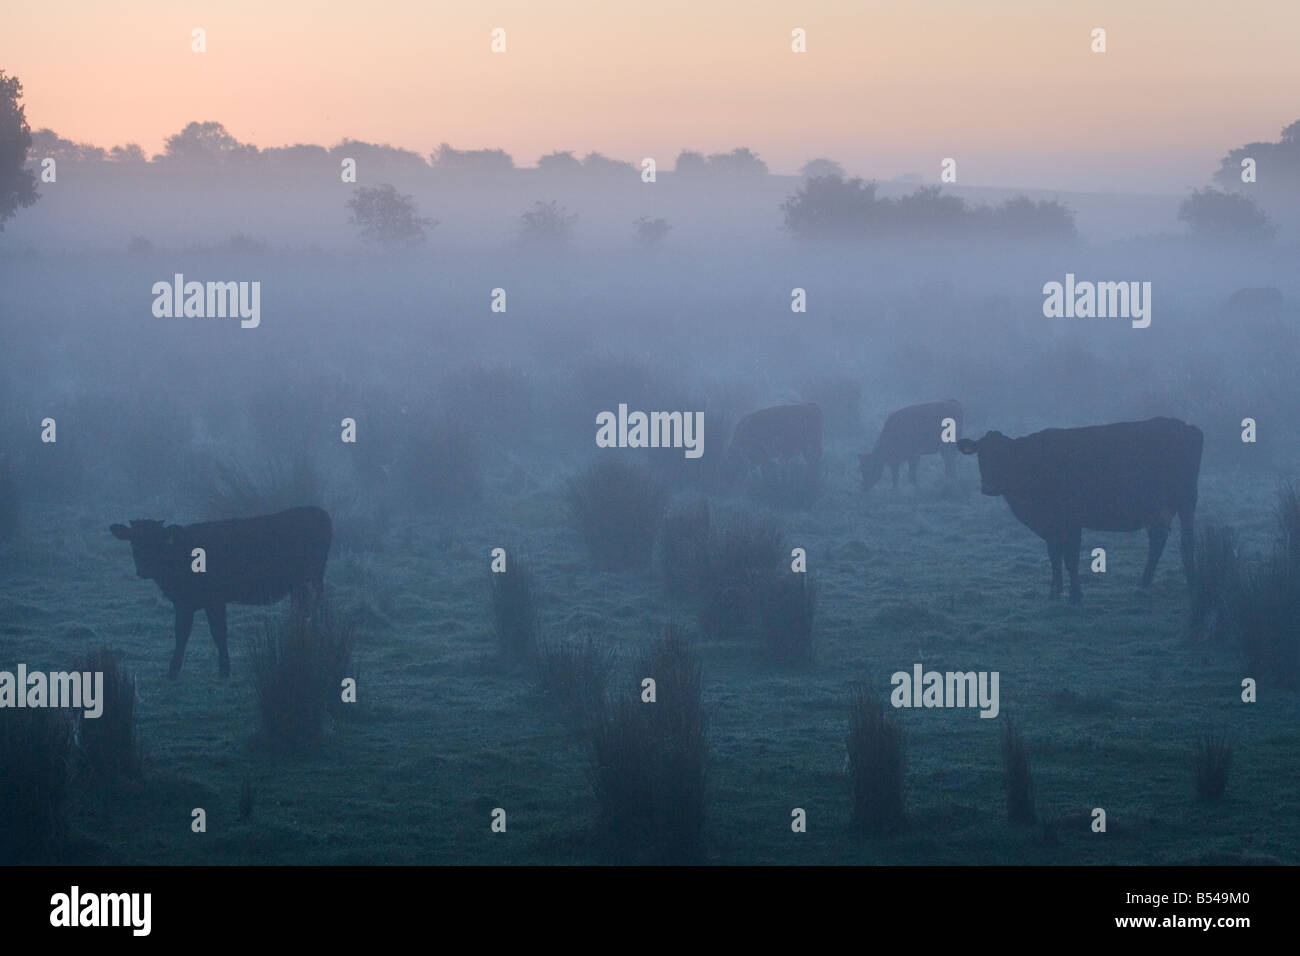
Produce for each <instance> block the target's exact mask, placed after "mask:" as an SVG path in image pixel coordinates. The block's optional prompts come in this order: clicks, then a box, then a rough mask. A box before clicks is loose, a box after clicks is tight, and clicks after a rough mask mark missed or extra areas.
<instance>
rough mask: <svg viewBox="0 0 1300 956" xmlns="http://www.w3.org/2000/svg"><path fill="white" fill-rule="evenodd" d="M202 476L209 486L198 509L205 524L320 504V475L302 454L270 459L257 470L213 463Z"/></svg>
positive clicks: (214, 460) (229, 462)
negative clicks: (200, 510) (205, 478)
mask: <svg viewBox="0 0 1300 956" xmlns="http://www.w3.org/2000/svg"><path fill="white" fill-rule="evenodd" d="M205 473H206V474H207V475H208V479H207V482H208V483H207V490H206V494H205V495H204V499H203V502H202V504H201V508H202V510H203V514H204V519H205V520H207V521H224V520H226V519H229V518H249V517H253V516H255V515H267V514H275V513H276V512H277V511H284V510H285V509H287V508H298V507H302V506H305V505H321V504H323V499H324V494H323V489H322V485H321V479H320V475H319V474H318V473H317V471H316V466H315V464H313V462H312V460H311V458H310V456H308V455H307V454H306V453H305V452H299V453H297V454H294V455H290V456H279V457H275V458H270V459H268V460H267V461H266V462H264V463H263V464H262V465H261V466H256V467H255V466H250V465H244V464H240V463H238V462H233V461H222V460H221V459H213V460H212V461H211V462H210V463H209V464H208V465H207V467H206V468H205Z"/></svg>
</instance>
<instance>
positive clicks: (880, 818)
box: [848, 686, 906, 833]
mask: <svg viewBox="0 0 1300 956" xmlns="http://www.w3.org/2000/svg"><path fill="white" fill-rule="evenodd" d="M903 769H904V746H903V728H902V726H901V725H899V723H898V722H897V721H895V720H894V718H893V716H892V715H891V714H890V713H889V712H888V711H887V710H886V709H885V705H884V703H883V702H882V701H880V700H878V699H876V698H875V697H871V696H869V695H868V694H867V693H866V691H865V690H864V689H863V688H862V687H861V686H858V687H855V688H854V689H853V692H852V696H851V697H850V700H849V736H848V775H849V797H850V801H851V806H852V810H851V821H852V825H853V827H854V828H855V829H857V830H859V831H861V832H865V833H884V832H888V831H891V830H896V829H898V828H900V827H902V825H903V823H904V821H905V819H906V811H905V804H904V801H903Z"/></svg>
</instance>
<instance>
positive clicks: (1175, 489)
mask: <svg viewBox="0 0 1300 956" xmlns="http://www.w3.org/2000/svg"><path fill="white" fill-rule="evenodd" d="M1204 438H1205V436H1204V435H1203V434H1202V433H1201V430H1200V429H1199V428H1197V427H1196V426H1195V425H1188V424H1187V423H1185V422H1181V421H1179V420H1178V419H1176V418H1151V419H1148V420H1147V421H1143V422H1119V423H1117V424H1113V425H1093V426H1090V427H1087V428H1048V429H1046V430H1045V431H1041V432H1035V433H1034V434H1032V435H1026V436H1025V437H1023V438H1008V437H1007V436H1006V435H1003V434H1002V433H1001V432H989V433H988V434H987V435H985V436H984V437H983V438H981V439H980V440H979V441H971V440H970V439H968V438H964V439H962V440H961V441H960V442H958V446H957V447H958V449H959V450H960V451H961V452H962V454H964V455H978V456H979V463H980V483H981V490H982V491H983V492H984V494H986V495H992V496H995V497H996V496H999V495H1000V496H1002V497H1004V498H1006V499H1007V504H1008V505H1010V506H1011V512H1012V514H1014V515H1015V516H1016V517H1017V518H1019V519H1020V520H1021V522H1023V523H1024V524H1025V526H1026V527H1028V528H1029V529H1030V530H1031V531H1033V532H1034V533H1035V534H1037V535H1038V536H1039V537H1041V538H1042V539H1043V540H1044V541H1046V542H1047V557H1048V560H1050V561H1051V563H1052V592H1051V593H1052V597H1057V596H1058V595H1059V594H1060V593H1061V583H1062V582H1061V563H1062V561H1063V560H1064V562H1065V566H1066V568H1067V569H1068V570H1069V572H1070V603H1072V604H1078V603H1079V601H1080V599H1081V598H1082V596H1083V592H1082V590H1081V589H1080V587H1079V547H1080V543H1081V539H1082V531H1083V529H1084V528H1088V529H1090V530H1093V531H1137V530H1139V529H1140V528H1146V529H1147V537H1148V547H1147V564H1146V570H1144V571H1143V572H1142V586H1143V587H1146V586H1147V585H1149V584H1150V583H1151V578H1152V576H1153V575H1154V574H1155V571H1156V562H1158V561H1159V560H1160V554H1161V552H1162V551H1163V550H1164V547H1165V540H1166V539H1167V538H1168V537H1169V526H1170V523H1171V522H1172V521H1173V517H1174V515H1175V514H1176V515H1178V526H1179V530H1180V532H1181V539H1180V542H1179V544H1180V550H1181V551H1182V558H1183V571H1184V572H1185V573H1186V575H1187V580H1188V583H1189V584H1190V583H1191V580H1192V574H1193V571H1194V566H1193V562H1194V560H1195V558H1194V555H1195V547H1194V542H1195V539H1194V537H1193V527H1192V525H1193V518H1194V515H1195V512H1196V484H1197V479H1198V477H1199V476H1200V472H1201V445H1202V444H1203V442H1204Z"/></svg>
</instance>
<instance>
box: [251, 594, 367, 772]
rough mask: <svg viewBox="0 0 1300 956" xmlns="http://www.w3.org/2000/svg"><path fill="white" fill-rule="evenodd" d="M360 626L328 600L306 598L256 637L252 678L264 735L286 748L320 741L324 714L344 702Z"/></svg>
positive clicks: (299, 748) (309, 745)
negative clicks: (356, 628) (283, 618)
mask: <svg viewBox="0 0 1300 956" xmlns="http://www.w3.org/2000/svg"><path fill="white" fill-rule="evenodd" d="M355 647H356V631H355V629H354V628H353V626H352V624H351V623H350V622H348V621H345V620H343V619H341V618H340V617H338V616H337V615H336V614H335V613H334V611H333V610H332V609H331V608H330V607H329V606H328V604H326V603H325V602H324V601H314V602H310V603H307V602H304V603H303V604H302V605H301V606H299V607H295V608H293V609H291V610H290V612H289V615H288V616H287V618H286V619H285V620H283V621H282V622H280V623H277V624H273V625H268V626H265V627H263V628H262V630H261V632H260V633H259V634H258V635H257V637H256V638H255V639H254V642H253V655H252V656H253V682H254V689H255V691H256V695H257V704H258V713H259V716H260V718H261V729H262V733H263V735H264V736H265V737H266V739H267V740H268V741H269V742H271V743H272V744H274V745H276V746H278V747H282V748H284V749H286V750H304V749H308V748H310V747H311V746H313V745H315V744H316V743H317V742H318V741H319V739H320V737H321V733H322V730H323V726H324V719H325V715H326V713H327V712H329V711H335V710H337V709H338V708H339V707H341V706H342V683H343V679H344V677H347V676H349V671H350V670H351V668H352V655H353V651H354V649H355Z"/></svg>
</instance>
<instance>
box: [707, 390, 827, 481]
mask: <svg viewBox="0 0 1300 956" xmlns="http://www.w3.org/2000/svg"><path fill="white" fill-rule="evenodd" d="M822 430H823V428H822V410H821V406H820V405H815V404H813V403H812V402H805V403H803V404H801V405H775V406H773V407H772V408H762V409H759V410H758V411H756V412H753V413H751V414H749V415H746V416H745V417H744V418H742V419H741V420H740V421H739V422H738V423H737V424H736V429H735V431H734V432H732V436H731V445H730V446H729V447H728V448H727V457H726V462H727V470H728V471H729V472H730V473H731V474H733V475H738V474H741V473H743V472H746V471H748V470H749V469H751V468H756V467H759V466H762V465H765V464H767V463H768V462H769V461H771V460H772V459H788V458H795V457H798V456H800V455H802V456H803V459H804V461H805V462H807V463H808V466H809V468H810V469H811V471H812V473H818V472H820V470H821V462H822Z"/></svg>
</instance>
